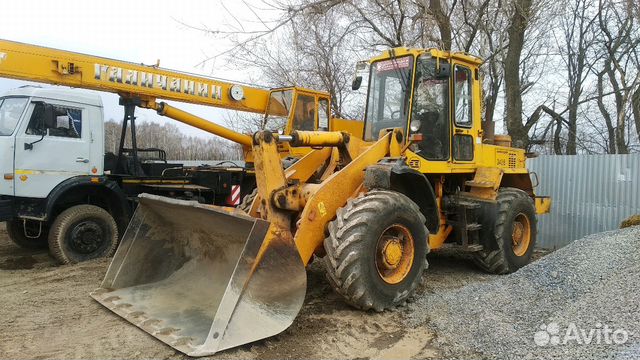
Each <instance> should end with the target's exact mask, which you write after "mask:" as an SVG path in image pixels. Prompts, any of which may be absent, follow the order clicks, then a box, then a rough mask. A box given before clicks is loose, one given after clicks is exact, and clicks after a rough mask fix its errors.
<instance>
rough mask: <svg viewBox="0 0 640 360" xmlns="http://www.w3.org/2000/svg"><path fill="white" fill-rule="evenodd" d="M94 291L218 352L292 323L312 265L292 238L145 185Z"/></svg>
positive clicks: (167, 337) (169, 336) (179, 340)
mask: <svg viewBox="0 0 640 360" xmlns="http://www.w3.org/2000/svg"><path fill="white" fill-rule="evenodd" d="M139 200H140V203H139V205H138V207H137V209H136V212H135V214H134V216H133V218H132V220H131V222H130V224H129V226H128V228H127V230H126V232H125V234H124V237H123V239H122V242H121V244H120V246H119V247H118V250H117V252H116V254H115V256H114V259H113V261H112V263H111V265H110V266H109V269H108V271H107V274H106V276H105V278H104V281H103V282H102V285H101V287H100V288H99V289H97V290H95V291H94V292H93V293H92V294H91V296H92V297H93V298H94V299H96V300H97V301H98V302H99V303H101V304H102V305H104V306H106V307H107V308H109V309H110V310H111V311H113V312H115V313H116V314H118V315H120V316H121V317H123V318H125V319H126V320H127V321H129V322H131V323H133V324H134V325H136V326H138V327H139V328H141V329H143V330H144V331H146V332H148V333H149V334H151V335H153V336H154V337H156V338H158V339H159V340H161V341H163V342H165V343H166V344H168V345H170V346H172V347H173V348H175V349H177V350H179V351H181V352H183V353H185V354H187V355H189V356H205V355H212V354H214V353H216V352H218V351H220V350H224V349H228V348H232V347H235V346H239V345H242V344H246V343H249V342H253V341H256V340H259V339H263V338H266V337H269V336H273V335H276V334H278V333H280V332H282V331H283V330H285V329H286V328H287V327H289V326H290V325H291V323H292V322H293V320H294V319H295V317H296V315H297V314H298V312H299V311H300V308H301V307H302V303H303V300H304V296H305V292H306V280H307V278H306V272H305V268H304V265H303V264H302V260H301V259H300V255H299V254H298V251H297V249H296V247H295V244H293V242H292V241H290V242H287V241H284V240H281V239H277V238H275V240H274V238H270V239H271V240H270V241H268V242H267V241H265V240H264V239H265V237H266V236H267V234H268V233H270V232H271V228H270V223H269V222H267V221H264V220H261V219H255V218H252V217H249V216H247V215H245V214H244V213H243V212H242V211H239V210H236V209H234V208H225V207H218V206H212V205H202V204H198V203H196V202H191V201H183V200H177V199H170V198H164V197H160V196H155V195H149V194H142V195H140V196H139Z"/></svg>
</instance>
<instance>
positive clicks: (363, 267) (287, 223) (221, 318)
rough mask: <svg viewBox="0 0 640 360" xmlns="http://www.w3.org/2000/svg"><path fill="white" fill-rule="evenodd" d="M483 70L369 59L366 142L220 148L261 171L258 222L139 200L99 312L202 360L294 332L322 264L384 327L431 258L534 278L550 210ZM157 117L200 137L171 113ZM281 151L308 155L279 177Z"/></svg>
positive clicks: (341, 139) (265, 141) (396, 56)
mask: <svg viewBox="0 0 640 360" xmlns="http://www.w3.org/2000/svg"><path fill="white" fill-rule="evenodd" d="M480 63H481V61H480V60H479V59H477V58H475V57H472V56H469V55H466V54H461V53H449V52H443V51H439V50H436V49H427V50H422V49H404V48H398V49H393V50H389V51H386V52H384V53H383V54H382V55H381V56H379V57H377V58H374V59H372V60H371V61H370V62H369V65H370V75H369V81H368V99H367V105H366V118H365V126H364V132H363V134H362V135H363V136H362V137H361V138H360V137H357V136H350V135H349V134H348V133H345V132H335V131H334V132H320V131H293V132H291V134H289V135H279V134H274V133H271V132H268V131H263V132H258V133H256V134H254V135H253V136H247V135H242V134H232V133H231V132H226V133H225V137H227V138H232V139H233V140H234V141H237V142H239V143H242V144H243V145H245V146H247V147H250V148H251V152H252V156H253V159H254V163H255V172H256V181H257V189H258V191H257V194H256V196H255V199H254V201H253V202H252V204H251V206H249V207H247V211H248V214H247V213H245V212H243V211H240V210H238V209H232V208H226V207H218V206H207V205H201V204H197V203H195V202H188V201H181V200H176V199H168V198H163V197H159V196H153V195H145V194H143V195H140V206H139V207H138V208H137V211H136V214H135V215H134V217H133V219H132V221H131V223H130V224H129V227H128V229H127V231H126V233H125V235H124V238H123V240H122V243H121V245H120V247H119V248H118V250H117V252H116V255H115V257H114V259H113V262H112V264H111V266H110V267H109V270H108V272H107V274H106V276H105V279H104V281H103V283H102V285H101V287H100V288H99V289H97V290H96V291H95V292H93V293H92V296H93V297H94V298H95V299H96V300H97V301H99V302H100V303H101V304H103V305H104V306H106V307H107V308H109V309H110V310H112V311H113V312H115V313H117V314H119V315H120V316H122V317H123V318H125V319H126V320H128V321H129V322H131V323H133V324H135V325H136V326H138V327H140V328H141V329H143V330H145V331H147V332H148V333H149V334H151V335H153V336H155V337H156V338H158V339H160V340H161V341H163V342H165V343H166V344H168V345H170V346H172V347H174V348H175V349H178V350H180V351H182V352H184V353H186V354H188V355H190V356H204V355H210V354H214V353H216V352H218V351H221V350H224V349H229V348H232V347H235V346H238V345H242V344H246V343H249V342H252V341H256V340H259V339H263V338H266V337H269V336H272V335H275V334H277V333H279V332H281V331H283V330H284V329H286V328H287V327H288V326H289V325H290V324H291V323H292V322H293V320H294V319H295V317H296V315H297V313H298V312H299V310H300V308H301V306H302V304H303V300H304V296H305V290H306V272H305V267H306V265H307V264H309V262H310V261H311V260H312V258H313V257H318V258H323V261H324V263H325V265H326V266H325V267H326V272H327V278H328V280H329V282H330V283H331V285H332V286H333V288H334V289H335V291H336V292H337V293H339V294H340V295H341V296H342V297H343V298H344V300H345V301H346V302H348V303H349V304H351V305H353V306H355V307H356V308H360V309H363V310H368V309H373V310H375V311H383V310H385V309H390V308H393V307H394V306H396V305H397V304H400V303H402V302H404V301H405V300H406V299H407V297H409V296H410V295H411V294H412V293H413V291H414V290H415V288H416V287H417V285H418V283H419V281H420V278H421V276H422V273H423V271H424V269H425V268H426V258H425V257H426V254H427V253H428V252H429V251H435V250H437V249H439V248H442V247H443V246H454V247H459V248H460V249H461V250H462V251H468V252H471V253H472V254H473V258H474V259H475V261H476V262H477V263H478V264H479V265H480V266H481V267H482V268H484V269H485V270H487V271H489V272H492V273H497V274H503V273H508V272H512V271H515V270H517V269H518V268H520V267H522V266H524V265H525V264H526V263H528V262H529V260H530V259H531V254H532V250H533V247H534V245H535V240H536V224H537V222H536V216H537V214H543V213H546V212H549V210H550V205H551V203H550V199H549V198H547V197H540V196H536V195H535V194H534V184H533V183H532V180H531V177H530V174H529V172H528V171H527V168H526V165H525V161H526V154H525V151H524V150H521V149H516V148H512V147H510V139H509V138H508V137H504V136H489V134H491V133H492V131H489V128H490V127H489V126H485V129H483V124H481V119H480V106H481V101H482V99H481V95H480V89H481V85H480V79H479V74H478V66H479V65H480ZM360 81H361V80H360ZM360 81H354V87H356V86H357V83H358V82H360ZM156 108H157V110H158V112H159V113H161V114H164V115H167V116H171V117H173V118H176V119H177V120H179V121H183V122H187V123H190V119H189V117H188V116H185V114H180V113H179V111H177V110H175V109H174V108H172V107H170V106H169V105H166V104H163V103H158V104H157V106H156ZM225 131H228V130H225ZM283 144H288V146H291V147H292V148H298V147H308V148H311V149H313V150H311V151H310V152H308V153H307V154H306V155H304V156H303V157H302V158H301V159H300V160H299V161H297V162H296V163H294V164H293V165H291V166H290V167H288V168H286V169H283V166H282V160H281V157H280V156H279V153H278V147H279V146H282V145H283Z"/></svg>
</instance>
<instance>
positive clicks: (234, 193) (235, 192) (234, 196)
mask: <svg viewBox="0 0 640 360" xmlns="http://www.w3.org/2000/svg"><path fill="white" fill-rule="evenodd" d="M227 205H229V206H238V205H240V185H231V194H229V196H227Z"/></svg>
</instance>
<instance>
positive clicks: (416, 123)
mask: <svg viewBox="0 0 640 360" xmlns="http://www.w3.org/2000/svg"><path fill="white" fill-rule="evenodd" d="M420 127H422V121H420V120H412V121H411V123H409V130H411V132H418V131H420Z"/></svg>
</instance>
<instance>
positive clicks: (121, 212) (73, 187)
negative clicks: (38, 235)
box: [44, 176, 132, 227]
mask: <svg viewBox="0 0 640 360" xmlns="http://www.w3.org/2000/svg"><path fill="white" fill-rule="evenodd" d="M81 188H82V189H92V190H93V189H95V190H97V191H99V192H103V193H104V192H105V191H106V193H107V196H108V201H109V205H110V207H111V208H112V209H111V210H112V212H114V214H112V216H113V217H114V219H115V220H116V223H118V227H121V226H122V225H124V226H126V224H127V222H128V219H129V218H130V217H131V214H132V209H131V206H130V205H129V203H128V201H127V197H126V195H125V194H124V192H123V191H122V189H121V188H120V186H119V185H118V183H117V182H116V181H113V180H111V179H109V178H107V177H105V176H75V177H72V178H69V179H67V180H65V181H63V182H61V183H60V184H58V185H57V186H56V187H55V188H53V190H51V192H50V193H49V195H48V196H47V201H46V208H45V211H44V215H45V220H52V217H53V216H54V215H55V214H54V212H55V210H56V205H57V204H58V201H59V200H61V199H63V198H64V197H65V196H66V195H67V194H71V192H72V191H77V190H79V189H81Z"/></svg>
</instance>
